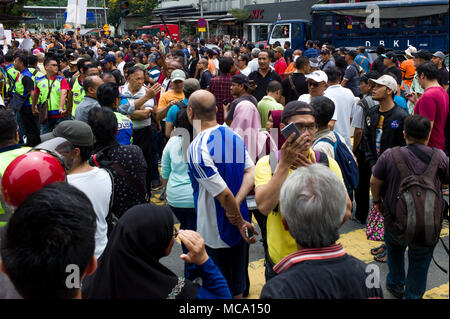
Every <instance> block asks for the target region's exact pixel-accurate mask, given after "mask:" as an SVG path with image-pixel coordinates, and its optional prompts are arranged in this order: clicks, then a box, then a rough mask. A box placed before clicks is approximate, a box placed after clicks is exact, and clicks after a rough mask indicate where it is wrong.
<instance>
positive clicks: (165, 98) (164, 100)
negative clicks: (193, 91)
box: [158, 90, 184, 109]
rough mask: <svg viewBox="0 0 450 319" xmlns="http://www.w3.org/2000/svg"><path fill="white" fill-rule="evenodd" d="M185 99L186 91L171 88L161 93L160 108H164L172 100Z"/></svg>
mask: <svg viewBox="0 0 450 319" xmlns="http://www.w3.org/2000/svg"><path fill="white" fill-rule="evenodd" d="M173 100H176V101H178V102H179V101H183V100H184V93H183V92H182V93H175V91H174V90H169V91H167V92H165V93H163V94H162V95H161V97H160V98H159V102H158V109H164V108H166V107H167V105H169V103H170V101H173Z"/></svg>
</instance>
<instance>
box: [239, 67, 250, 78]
mask: <svg viewBox="0 0 450 319" xmlns="http://www.w3.org/2000/svg"><path fill="white" fill-rule="evenodd" d="M250 72H252V70H251V69H250V67H249V66H248V65H247V67H246V68H245V69H243V70H241V73H242V74H244V75H246V76H248V75H249V74H250Z"/></svg>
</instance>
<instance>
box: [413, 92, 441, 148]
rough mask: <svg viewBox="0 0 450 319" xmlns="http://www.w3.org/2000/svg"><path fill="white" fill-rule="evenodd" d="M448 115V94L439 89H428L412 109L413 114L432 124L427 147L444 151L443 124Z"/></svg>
mask: <svg viewBox="0 0 450 319" xmlns="http://www.w3.org/2000/svg"><path fill="white" fill-rule="evenodd" d="M448 113H449V102H448V94H447V92H446V91H445V90H444V89H443V88H442V87H441V86H439V87H430V88H428V89H427V90H426V91H425V92H424V93H423V95H422V96H421V97H420V99H419V100H418V101H417V103H416V106H415V108H414V114H419V115H422V116H425V117H426V118H427V119H429V120H430V121H431V122H433V128H432V129H431V136H430V141H429V142H428V145H429V146H432V147H437V148H439V149H441V150H443V149H445V133H444V129H445V124H446V121H447V117H448Z"/></svg>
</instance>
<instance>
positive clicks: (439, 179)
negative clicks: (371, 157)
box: [372, 143, 449, 212]
mask: <svg viewBox="0 0 450 319" xmlns="http://www.w3.org/2000/svg"><path fill="white" fill-rule="evenodd" d="M415 145H416V146H417V148H418V149H419V150H420V151H421V152H423V153H425V154H426V155H428V156H430V157H431V155H432V152H433V150H432V148H431V147H428V146H426V145H423V144H419V143H417V144H415ZM439 152H440V161H439V166H438V167H439V168H438V171H437V174H436V177H435V183H436V186H437V187H438V189H439V188H440V184H442V183H443V184H448V180H449V171H448V157H447V156H446V155H445V153H444V152H443V151H439ZM401 154H402V156H403V160H404V161H405V163H406V166H407V167H408V168H409V169H410V170H411V171H412V172H413V173H414V174H416V175H421V174H423V173H424V172H425V170H426V168H427V167H428V165H427V164H425V163H424V162H422V161H421V160H420V159H419V158H417V156H416V155H415V154H414V153H413V152H411V151H410V150H409V149H408V146H406V147H402V148H401ZM372 174H373V176H375V177H376V178H377V179H379V180H382V181H383V185H382V188H381V193H380V196H381V197H382V198H383V199H384V204H385V207H386V209H387V211H388V212H394V211H395V210H394V209H395V206H394V205H395V204H396V203H397V200H396V197H397V195H398V191H399V188H400V182H401V178H400V172H399V170H398V169H397V165H396V164H395V160H394V156H393V154H392V148H391V149H387V150H386V151H385V152H384V153H383V154H381V156H380V158H379V159H378V161H377V163H376V164H375V165H374V167H373V169H372Z"/></svg>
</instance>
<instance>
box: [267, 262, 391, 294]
mask: <svg viewBox="0 0 450 319" xmlns="http://www.w3.org/2000/svg"><path fill="white" fill-rule="evenodd" d="M366 268H367V265H366V264H365V263H364V262H362V261H361V260H358V259H356V258H355V257H353V256H350V255H347V254H346V255H344V256H342V257H337V258H331V259H325V260H305V261H302V262H299V263H297V264H294V265H292V266H291V267H290V268H288V269H287V270H285V271H283V272H282V273H281V274H279V275H278V276H275V277H274V278H272V279H270V281H268V282H267V283H266V285H265V286H264V287H263V289H262V292H261V297H260V298H261V299H369V298H370V299H372V298H376V299H380V298H383V291H382V290H381V288H368V287H367V286H366V279H367V277H368V273H366Z"/></svg>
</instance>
